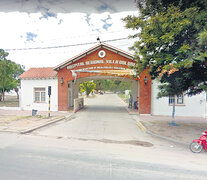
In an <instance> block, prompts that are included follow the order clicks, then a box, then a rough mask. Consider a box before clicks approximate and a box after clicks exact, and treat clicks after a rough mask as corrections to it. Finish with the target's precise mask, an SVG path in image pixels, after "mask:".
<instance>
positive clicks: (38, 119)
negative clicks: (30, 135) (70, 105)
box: [0, 115, 59, 132]
mask: <svg viewBox="0 0 207 180" xmlns="http://www.w3.org/2000/svg"><path fill="white" fill-rule="evenodd" d="M57 118H59V117H58V116H53V117H50V118H48V117H46V116H40V115H38V116H34V117H33V116H14V115H1V116H0V131H10V132H22V131H25V130H27V129H31V128H34V127H37V126H41V125H43V124H46V123H48V122H50V121H54V120H55V119H57Z"/></svg>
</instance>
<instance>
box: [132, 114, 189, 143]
mask: <svg viewBox="0 0 207 180" xmlns="http://www.w3.org/2000/svg"><path fill="white" fill-rule="evenodd" d="M132 118H133V119H134V120H136V122H137V125H138V127H139V128H140V129H141V130H142V131H143V132H144V133H146V134H150V135H152V136H154V137H157V138H160V139H163V140H166V141H170V142H173V143H177V144H179V145H185V146H188V145H189V144H187V143H184V142H180V141H177V140H174V139H171V138H167V137H165V136H161V135H158V134H156V133H153V132H151V131H149V130H148V129H147V128H146V127H145V126H144V125H143V124H142V123H141V122H140V121H139V119H138V117H136V118H135V117H132Z"/></svg>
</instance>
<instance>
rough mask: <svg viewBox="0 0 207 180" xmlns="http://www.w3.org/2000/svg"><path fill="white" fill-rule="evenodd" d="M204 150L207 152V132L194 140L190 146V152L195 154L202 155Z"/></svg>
mask: <svg viewBox="0 0 207 180" xmlns="http://www.w3.org/2000/svg"><path fill="white" fill-rule="evenodd" d="M202 149H204V150H206V151H207V131H204V132H203V133H202V136H201V137H200V138H199V139H194V140H193V141H192V143H191V144H190V150H191V151H192V152H194V153H200V152H201V151H202Z"/></svg>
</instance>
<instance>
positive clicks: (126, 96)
mask: <svg viewBox="0 0 207 180" xmlns="http://www.w3.org/2000/svg"><path fill="white" fill-rule="evenodd" d="M118 96H119V97H120V98H121V99H123V100H124V101H125V102H126V103H129V95H125V94H118Z"/></svg>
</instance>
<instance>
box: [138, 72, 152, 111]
mask: <svg viewBox="0 0 207 180" xmlns="http://www.w3.org/2000/svg"><path fill="white" fill-rule="evenodd" d="M145 77H146V78H147V83H145ZM151 85H152V81H151V77H150V75H149V73H148V70H145V71H144V72H143V73H141V74H140V80H139V113H140V114H151Z"/></svg>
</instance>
